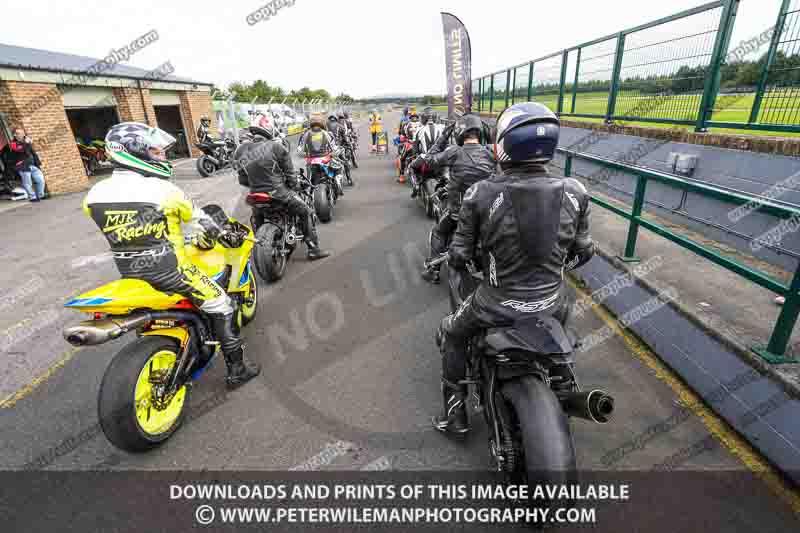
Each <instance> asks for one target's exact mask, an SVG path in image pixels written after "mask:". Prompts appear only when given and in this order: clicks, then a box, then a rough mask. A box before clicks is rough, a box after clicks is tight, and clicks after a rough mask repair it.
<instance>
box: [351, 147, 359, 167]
mask: <svg viewBox="0 0 800 533" xmlns="http://www.w3.org/2000/svg"><path fill="white" fill-rule="evenodd" d="M350 160H351V161H352V162H353V168H358V161H356V151H355V150H353V151H352V152H350Z"/></svg>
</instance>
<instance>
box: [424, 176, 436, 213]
mask: <svg viewBox="0 0 800 533" xmlns="http://www.w3.org/2000/svg"><path fill="white" fill-rule="evenodd" d="M434 194H436V184H435V183H434V182H433V180H425V183H423V184H422V197H423V198H424V199H425V214H426V215H428V218H435V216H436V213H435V212H434V206H433V195H434Z"/></svg>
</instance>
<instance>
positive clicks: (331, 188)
mask: <svg viewBox="0 0 800 533" xmlns="http://www.w3.org/2000/svg"><path fill="white" fill-rule="evenodd" d="M305 160H306V170H307V173H308V178H309V179H310V181H311V185H312V186H313V193H312V194H313V197H314V210H315V211H316V212H317V216H318V217H319V219H320V220H321V221H322V222H330V221H331V220H332V219H333V211H334V208H335V207H336V202H337V200H338V198H339V196H342V195H344V189H343V188H342V178H341V174H342V173H343V172H346V170H347V165H344V164H342V163H340V162H339V161H338V160H337V159H336V158H334V157H333V155H331V154H328V155H325V156H319V157H308V156H307V157H306V158H305Z"/></svg>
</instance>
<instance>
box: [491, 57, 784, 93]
mask: <svg viewBox="0 0 800 533" xmlns="http://www.w3.org/2000/svg"><path fill="white" fill-rule="evenodd" d="M767 55H768V54H766V53H765V54H764V55H762V56H761V57H760V58H759V59H757V60H749V61H744V60H739V61H731V62H729V63H723V65H722V68H721V69H720V88H721V89H727V90H731V89H739V90H742V89H747V90H753V91H754V90H755V89H756V87H757V86H758V84H759V81H760V80H761V73H762V72H763V70H764V65H765V64H766V62H767ZM708 74H709V66H708V65H700V66H696V67H690V66H688V65H681V66H680V67H679V68H678V69H677V70H674V71H673V72H670V73H667V74H651V75H649V76H630V77H625V78H623V79H622V81H621V82H620V89H621V90H625V91H638V92H640V93H642V94H661V93H671V94H680V93H691V92H697V91H702V90H703V87H704V85H705V80H706V77H707V76H708ZM767 85H768V87H769V86H772V85H778V86H800V54H793V55H787V54H786V53H784V52H783V51H779V52H777V53H776V54H775V60H774V61H773V63H772V65H771V66H770V69H769V75H768V77H767ZM573 87H574V83H567V84H565V86H564V90H565V92H568V93H572V92H573ZM610 88H611V80H609V79H600V80H587V81H581V82H579V83H578V85H577V92H578V93H587V92H608V91H609V90H610ZM559 89H560V83H558V82H549V83H535V82H534V84H533V92H534V94H539V95H541V94H548V93H550V94H558V92H559ZM527 90H528V89H527V85H526V86H525V87H516V88H515V89H514V91H515V94H519V95H527ZM487 92H488V91H487ZM494 94H495V96H498V95H505V87H503V88H502V89H501V90H498V89H495V92H494Z"/></svg>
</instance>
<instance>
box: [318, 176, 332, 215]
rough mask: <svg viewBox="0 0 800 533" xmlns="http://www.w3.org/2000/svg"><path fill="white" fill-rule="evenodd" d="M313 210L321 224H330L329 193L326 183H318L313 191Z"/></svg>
mask: <svg viewBox="0 0 800 533" xmlns="http://www.w3.org/2000/svg"><path fill="white" fill-rule="evenodd" d="M314 210H315V211H316V212H317V216H318V217H319V219H320V221H321V222H330V221H331V219H332V218H333V203H332V202H331V191H330V187H329V185H328V184H327V183H320V184H319V185H318V186H317V188H316V189H314Z"/></svg>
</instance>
